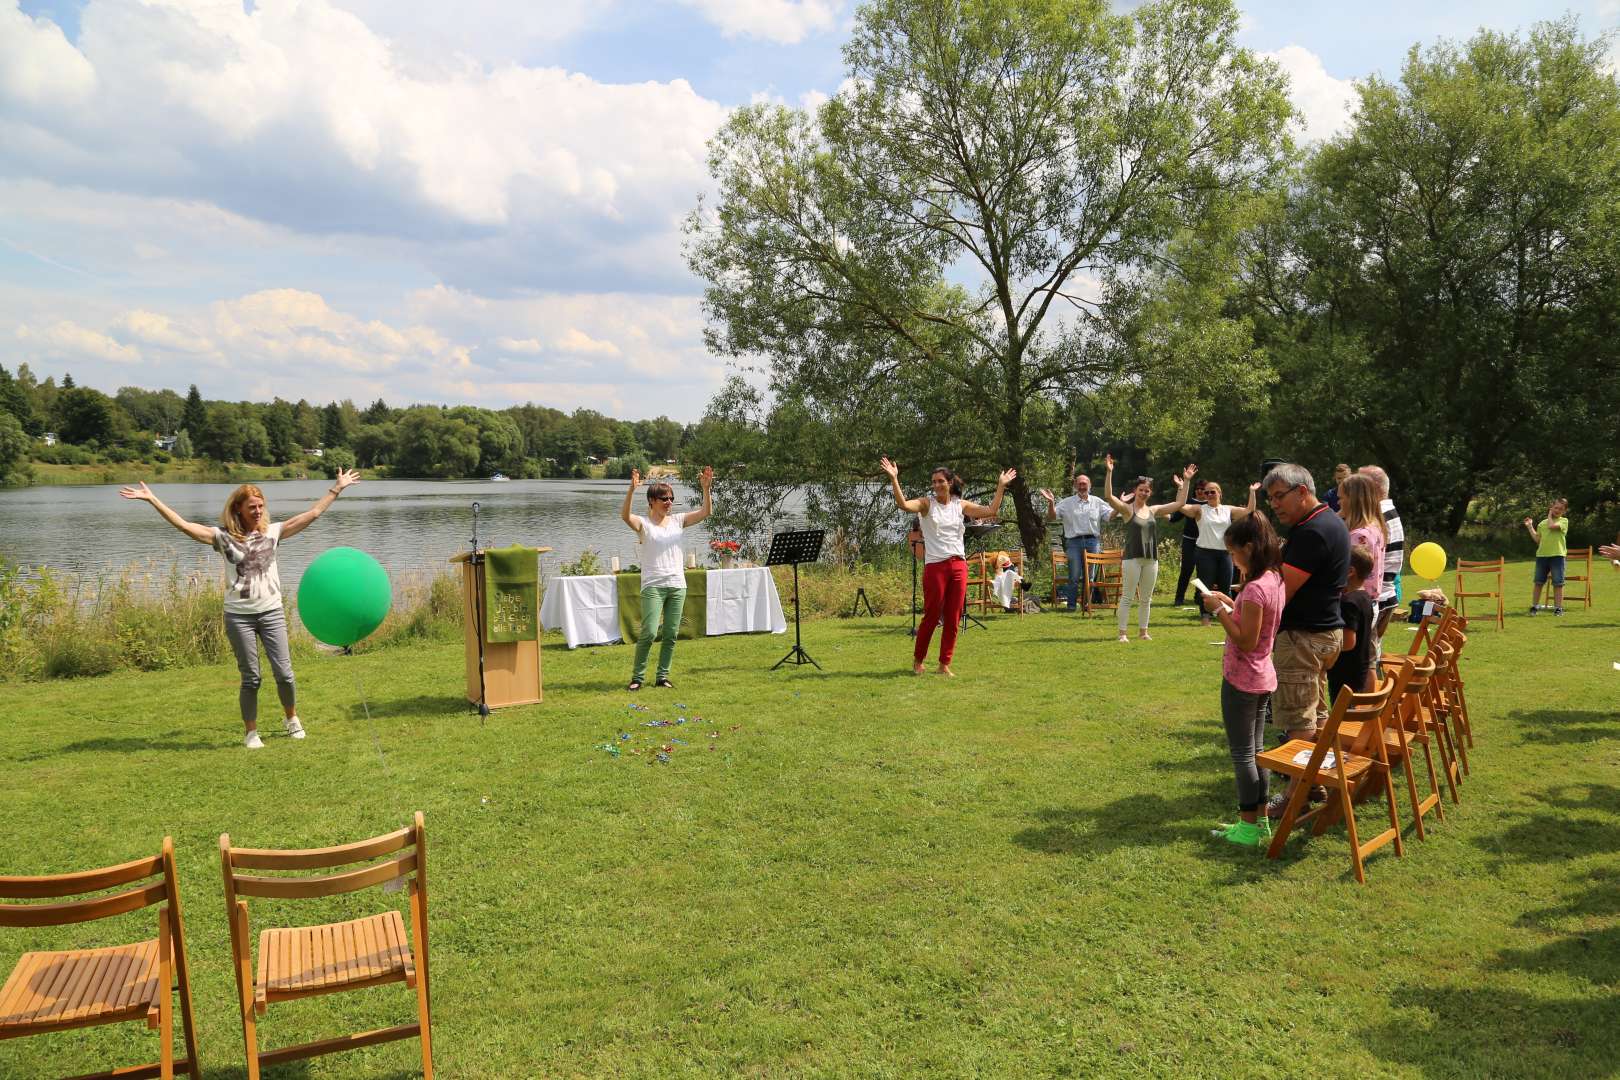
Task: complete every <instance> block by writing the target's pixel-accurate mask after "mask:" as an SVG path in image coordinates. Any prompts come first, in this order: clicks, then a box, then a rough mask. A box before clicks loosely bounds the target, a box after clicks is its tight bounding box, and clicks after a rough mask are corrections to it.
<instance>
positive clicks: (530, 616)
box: [484, 547, 540, 645]
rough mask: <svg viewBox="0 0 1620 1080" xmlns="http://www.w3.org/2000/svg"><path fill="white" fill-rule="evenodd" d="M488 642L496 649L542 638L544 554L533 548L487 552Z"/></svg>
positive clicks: (486, 618)
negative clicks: (541, 565) (542, 569)
mask: <svg viewBox="0 0 1620 1080" xmlns="http://www.w3.org/2000/svg"><path fill="white" fill-rule="evenodd" d="M484 611H485V616H484V618H485V626H484V640H485V641H487V642H489V643H490V644H492V645H498V644H502V643H505V642H511V641H534V640H535V639H537V638H538V637H539V636H540V553H539V552H538V551H536V550H534V548H532V547H508V548H491V549H490V550H487V551H485V552H484Z"/></svg>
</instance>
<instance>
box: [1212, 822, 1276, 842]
mask: <svg viewBox="0 0 1620 1080" xmlns="http://www.w3.org/2000/svg"><path fill="white" fill-rule="evenodd" d="M1220 835H1221V839H1222V840H1225V841H1226V842H1227V843H1229V844H1236V845H1237V846H1238V847H1246V848H1259V847H1265V846H1266V845H1267V844H1269V843H1271V830H1270V829H1264V830H1262V829H1261V827H1260V825H1259V824H1258V823H1256V822H1251V821H1239V822H1237V823H1236V824H1233V825H1230V826H1228V827H1227V829H1226V831H1225V832H1223V833H1221V834H1220Z"/></svg>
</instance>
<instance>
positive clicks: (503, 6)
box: [333, 0, 619, 63]
mask: <svg viewBox="0 0 1620 1080" xmlns="http://www.w3.org/2000/svg"><path fill="white" fill-rule="evenodd" d="M333 2H334V3H335V4H336V6H338V7H341V8H344V9H346V10H348V11H352V12H354V13H355V14H356V15H358V16H360V18H361V19H362V20H364V22H365V24H366V25H367V26H369V27H371V28H372V29H373V30H375V31H376V32H377V33H378V34H379V35H380V36H382V37H384V38H387V39H388V40H389V41H390V42H391V43H393V44H395V45H398V46H403V47H405V48H408V49H410V50H411V51H412V52H413V53H414V54H416V55H417V56H420V57H424V58H431V57H443V56H444V55H445V54H447V53H452V52H459V53H465V54H467V55H468V56H473V57H477V58H478V59H479V60H481V61H485V62H492V63H507V62H511V61H515V60H520V59H522V58H523V57H524V56H526V55H531V54H532V53H534V52H535V51H536V50H537V49H542V48H544V47H545V46H548V45H553V44H555V43H557V42H560V41H564V40H566V39H568V38H571V37H574V36H575V35H577V34H579V33H580V32H581V31H583V30H586V29H588V28H589V27H591V26H593V25H599V24H601V23H602V22H604V21H606V20H608V19H610V18H614V17H616V16H617V15H618V10H617V9H618V7H619V5H618V3H616V2H615V0H544V2H543V3H516V4H514V3H512V0H457V2H456V3H453V4H451V3H446V2H445V0H333Z"/></svg>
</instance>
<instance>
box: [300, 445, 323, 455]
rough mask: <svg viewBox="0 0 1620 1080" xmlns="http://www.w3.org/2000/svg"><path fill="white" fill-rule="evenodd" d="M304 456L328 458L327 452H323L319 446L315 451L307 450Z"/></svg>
mask: <svg viewBox="0 0 1620 1080" xmlns="http://www.w3.org/2000/svg"><path fill="white" fill-rule="evenodd" d="M304 456H305V457H325V456H326V451H325V450H322V449H321V448H320V447H318V446H317V447H315V449H313V450H305V451H304Z"/></svg>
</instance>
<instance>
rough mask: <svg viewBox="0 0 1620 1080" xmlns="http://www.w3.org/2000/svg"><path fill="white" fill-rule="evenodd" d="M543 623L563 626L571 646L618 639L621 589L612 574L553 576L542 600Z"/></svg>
mask: <svg viewBox="0 0 1620 1080" xmlns="http://www.w3.org/2000/svg"><path fill="white" fill-rule="evenodd" d="M540 625H541V626H543V627H545V628H546V629H547V630H561V631H562V632H563V640H564V641H566V642H568V647H569V648H570V649H572V648H574V647H575V646H578V645H602V644H605V643H607V642H609V641H618V640H619V589H618V586H617V585H615V584H614V581H613V575H612V574H592V575H591V576H590V577H554V578H552V579H550V580H549V581H547V582H546V595H545V598H544V599H543V600H541V601H540Z"/></svg>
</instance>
